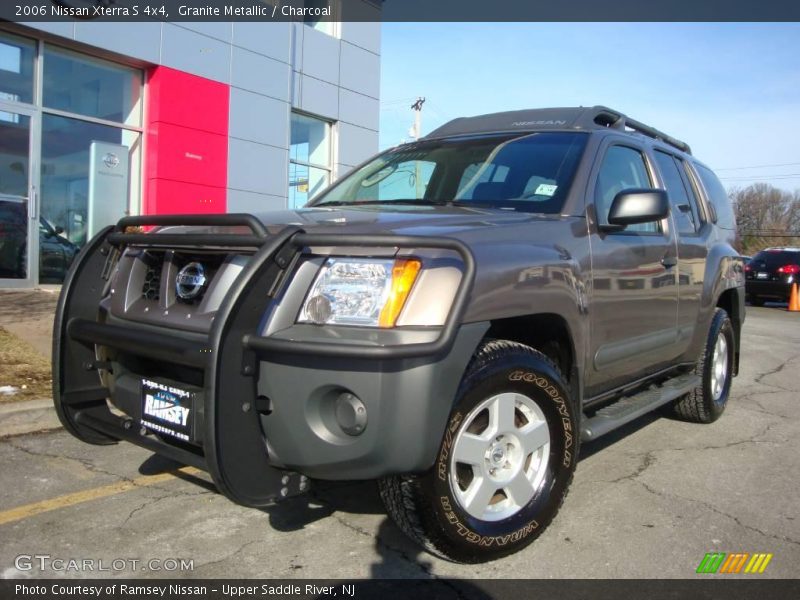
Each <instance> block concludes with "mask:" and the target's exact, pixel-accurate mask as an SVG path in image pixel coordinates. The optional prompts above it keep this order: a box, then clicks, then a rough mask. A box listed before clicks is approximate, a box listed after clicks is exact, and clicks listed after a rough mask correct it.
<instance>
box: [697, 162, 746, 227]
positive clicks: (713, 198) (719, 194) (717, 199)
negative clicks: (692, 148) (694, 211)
mask: <svg viewBox="0 0 800 600" xmlns="http://www.w3.org/2000/svg"><path fill="white" fill-rule="evenodd" d="M694 167H695V169H696V170H697V174H698V175H699V176H700V181H702V182H703V187H704V188H705V190H706V195H707V196H708V200H709V202H711V204H713V205H714V209H715V211H716V213H717V226H718V227H722V228H723V229H736V217H734V215H733V207H732V206H731V201H730V199H729V198H728V192H726V191H725V187H724V186H723V185H722V183H721V182H720V180H719V179H718V178H717V176H716V175H714V173H713V172H712V171H711V169H709V168H708V167H704V166H703V165H698V164H697V163H694Z"/></svg>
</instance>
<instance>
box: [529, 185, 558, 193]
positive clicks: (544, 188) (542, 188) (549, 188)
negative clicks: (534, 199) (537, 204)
mask: <svg viewBox="0 0 800 600" xmlns="http://www.w3.org/2000/svg"><path fill="white" fill-rule="evenodd" d="M557 189H558V186H557V185H552V184H550V183H540V184H539V187H537V188H536V194H535V195H536V196H552V195H553V194H555V193H556V190H557Z"/></svg>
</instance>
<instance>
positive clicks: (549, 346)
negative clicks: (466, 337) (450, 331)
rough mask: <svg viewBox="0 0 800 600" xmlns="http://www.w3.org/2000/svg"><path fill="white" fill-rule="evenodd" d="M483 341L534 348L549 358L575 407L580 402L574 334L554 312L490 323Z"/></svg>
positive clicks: (565, 322) (580, 391)
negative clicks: (565, 382) (503, 342)
mask: <svg viewBox="0 0 800 600" xmlns="http://www.w3.org/2000/svg"><path fill="white" fill-rule="evenodd" d="M485 338H495V339H503V340H508V341H511V342H518V343H520V344H525V345H526V346H530V347H531V348H535V349H536V350H538V351H539V352H541V353H542V354H544V355H545V356H547V357H548V358H550V359H551V360H552V361H553V362H554V363H555V364H556V365H557V366H558V368H559V369H560V370H561V373H562V374H563V375H564V376H565V377H566V379H567V383H568V384H569V386H570V396H572V399H573V402H575V403H576V405H575V407H576V408H578V409H579V408H580V406H581V402H582V389H583V388H582V385H581V369H580V366H579V360H578V356H579V354H578V352H577V351H576V348H577V347H578V344H576V340H575V335H574V333H573V330H572V328H571V327H570V325H569V323H568V321H567V320H566V319H565V318H564V317H563V316H562V315H560V314H557V313H536V314H528V315H519V316H515V317H505V318H501V319H493V320H492V321H490V325H489V329H488V331H487V332H486V334H485Z"/></svg>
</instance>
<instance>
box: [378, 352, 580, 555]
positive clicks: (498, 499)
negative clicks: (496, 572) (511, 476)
mask: <svg viewBox="0 0 800 600" xmlns="http://www.w3.org/2000/svg"><path fill="white" fill-rule="evenodd" d="M509 393H510V394H514V396H513V397H512V398H513V403H512V404H511V406H512V409H511V410H512V411H513V413H512V414H513V415H514V416H513V418H512V419H511V421H512V422H513V425H512V427H511V430H513V431H514V432H520V435H521V436H524V435H526V434H524V432H525V431H530V429H531V427H530V426H531V425H533V424H536V426H537V427H538V428H539V431H540V432H541V435H543V436H548V437H547V439H548V442H547V443H548V444H549V445H548V446H545V445H540V446H538V450H537V451H536V452H530V453H529V452H528V450H526V449H525V448H527V447H528V446H525V445H524V443H523V444H522V446H521V448H522V450H521V452H520V453H519V454H518V456H523V458H522V459H521V462H520V461H517V463H516V464H517V468H518V470H517V471H516V473H517V476H518V475H519V473H520V472H522V473H524V474H525V476H526V477H531V479H532V482H531V483H532V484H531V487H530V488H528V490H529V491H530V493H532V496H531V497H530V500H529V501H526V500H524V498H526V496H524V495H522V494H520V496H519V498H522V499H523V500H522V501H521V502H519V503H518V504H517V503H516V502H515V497H514V493H513V492H510V491H508V492H507V491H506V489H504V488H503V487H502V486H503V485H505V484H496V483H495V482H494V480H492V481H491V482H490V483H489V487H490V488H491V489H493V490H495V491H494V492H492V493H491V494H488V495H487V497H488V498H490V499H489V500H488V505H487V507H486V511H487V512H484V513H482V514H485V515H489V514H490V513H491V515H492V516H490V517H489V518H488V519H484V518H479V517H476V516H475V515H474V514H470V512H468V510H467V509H466V508H465V506H464V505H462V502H463V498H464V494H465V490H468V489H470V488H469V487H468V486H469V485H471V484H467V486H466V487H464V488H462V487H459V488H458V490H459V492H458V494H457V493H456V491H455V490H456V487H455V486H461V484H460V483H459V481H460V478H461V477H464V468H465V465H464V464H461V463H460V462H459V461H457V460H456V458H455V456H457V454H456V453H457V448H458V446H457V442H458V440H460V439H462V438H461V437H459V436H467V435H474V434H470V433H469V431H472V430H469V431H468V427H472V424H474V423H475V422H476V421H477V420H478V419H479V418H485V419H487V420H489V419H492V418H493V417H492V416H491V410H492V409H491V408H482V407H484V406H486V403H487V402H491V401H492V400H493V399H494V398H498V397H500V396H503V395H505V394H509ZM506 398H508V397H507V396H506ZM526 403H527V404H526ZM489 406H493V405H489ZM523 410H527V411H529V412H527V413H525V415H531V414H533V413H535V415H537V416H535V417H531V419H530V420H529V419H528V417H527V416H525V415H523V412H522V411H523ZM482 411H485V412H486V413H487V414H484V412H482ZM488 423H489V424H491V421H490V420H489V421H488ZM577 426H578V419H577V415H576V411H575V407H574V405H573V403H572V401H571V400H570V396H569V388H568V386H567V385H566V383H565V382H564V380H563V377H562V375H561V373H560V372H559V370H558V368H557V367H556V366H555V365H554V364H553V363H552V362H551V361H550V360H549V359H548V358H547V357H546V356H545V355H544V354H542V353H540V352H538V351H537V350H534V349H533V348H530V347H528V346H524V345H522V344H518V343H515V342H508V341H502V340H493V341H488V342H485V343H483V344H482V345H481V346H480V347H479V348H478V350H477V352H476V354H475V356H474V357H473V359H472V361H471V363H470V365H469V366H468V368H467V371H466V373H465V375H464V378H463V379H462V382H461V385H460V387H459V390H458V393H457V395H456V399H455V403H454V408H453V411H452V413H451V416H450V420H449V422H448V424H447V429H446V431H445V435H444V438H443V440H442V444H441V446H440V449H439V453H438V455H437V459H436V463H435V464H434V466H433V468H432V469H431V470H430V471H428V472H427V473H425V474H423V475H406V476H395V477H388V478H386V479H383V480H381V481H380V482H379V490H380V495H381V498H382V500H383V503H384V505H385V506H386V510H387V512H388V513H389V516H390V517H391V518H392V519H393V520H394V522H395V523H396V524H397V525H398V527H400V529H401V530H403V531H404V532H405V533H406V534H407V535H408V536H409V537H411V538H412V539H413V540H415V541H416V542H418V543H419V544H420V545H422V546H423V547H425V548H426V549H427V550H428V551H430V552H432V553H433V554H436V555H438V556H441V557H444V558H447V559H450V560H453V561H457V562H463V563H480V562H486V561H490V560H494V559H497V558H501V557H503V556H506V555H508V554H512V553H514V552H517V551H518V550H520V549H522V548H524V547H525V546H527V545H528V544H530V543H531V542H532V541H533V540H534V539H536V538H537V537H538V536H539V535H540V534H541V533H542V531H544V529H545V528H546V527H547V525H548V524H549V523H550V522H551V521H552V520H553V518H554V517H555V515H556V513H557V512H558V509H559V508H560V506H561V504H562V503H563V501H564V498H565V496H566V493H567V490H568V488H569V484H570V482H571V481H572V476H573V473H574V471H575V464H576V462H577V452H578V433H577V432H578V427H577ZM517 428H519V429H517ZM486 431H489V427H488V425H487V429H486ZM492 431H493V432H490V433H488V434H486V436H487V439H488V440H489V442H491V444H493V445H496V442H495V441H494V440H495V439H496V440H497V443H499V444H500V445H501V446H502V445H503V444H504V443H505V440H506V439H507V438H504V437H503V436H502V435H501V436H499V437H496V438H495V436H496V433H497V430H496V429H495V430H492ZM481 435H483V434H481ZM512 436H513V433H512ZM501 438H503V441H502V442H500V440H501ZM520 439H523V438H522V437H521V438H520ZM524 439H527V438H524ZM481 441H483V438H481ZM512 446H513V444H512ZM480 452H483V449H482V446H481V447H480V449H479V454H478V456H481V455H480ZM492 452H493V451H492V449H491V447H490V448H489V449H488V450H487V453H486V458H485V459H483V458H480V459H479V461H478V462H481V461H483V460H485V461H486V466H484V465H483V463H482V462H481V464H480V465H478V463H477V462H476V463H472V464H473V465H475V466H472V467H470V468H471V470H470V468H467V473H468V474H467V475H466V477H467V478H472V476H473V474H474V476H475V477H477V478H479V481H480V482H485V481H487V477H488V473H489V471H491V472H492V473H493V475H494V474H496V472H497V471H499V470H500V469H492V468H490V467H491V465H492V464H494V463H491V460H494V459H496V458H497V457H496V456H495V455H494V454H492ZM537 452H538V453H537ZM500 453H501V454H502V453H503V451H501V452H500ZM509 456H510V454H509ZM545 456H546V457H547V459H546V460H545ZM489 457H491V459H490V458H489ZM533 461H537V465H538V466H537V467H536V469H537V471H536V472H537V474H536V475H535V476H534V475H531V473H533V472H534V466H533ZM505 464H506V465H507V464H510V463H505ZM504 468H505V467H504ZM483 469H485V471H484V470H483ZM513 472H514V471H511V473H513ZM481 485H483V484H481ZM508 485H510V484H508ZM496 487H497V489H495V488H496ZM507 489H508V490H511V488H507ZM460 498H461V499H460ZM509 506H510V507H511V508H510V509H509V508H508V507H509ZM498 509H503V510H498ZM495 510H497V512H493V511H495ZM473 513H474V509H473ZM506 515H508V516H506Z"/></svg>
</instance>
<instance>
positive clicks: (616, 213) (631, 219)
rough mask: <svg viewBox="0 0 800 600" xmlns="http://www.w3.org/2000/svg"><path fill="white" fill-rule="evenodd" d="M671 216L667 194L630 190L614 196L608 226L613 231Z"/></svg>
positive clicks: (663, 192)
mask: <svg viewBox="0 0 800 600" xmlns="http://www.w3.org/2000/svg"><path fill="white" fill-rule="evenodd" d="M667 215H669V198H668V197H667V192H666V191H664V190H657V189H628V190H623V191H621V192H620V193H618V194H617V195H616V196H614V201H613V202H612V203H611V210H609V211H608V226H605V227H603V228H604V229H609V230H612V231H618V230H620V229H624V228H625V227H627V226H628V225H636V224H637V223H650V222H652V221H660V220H661V219H664V218H666V217H667Z"/></svg>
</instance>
